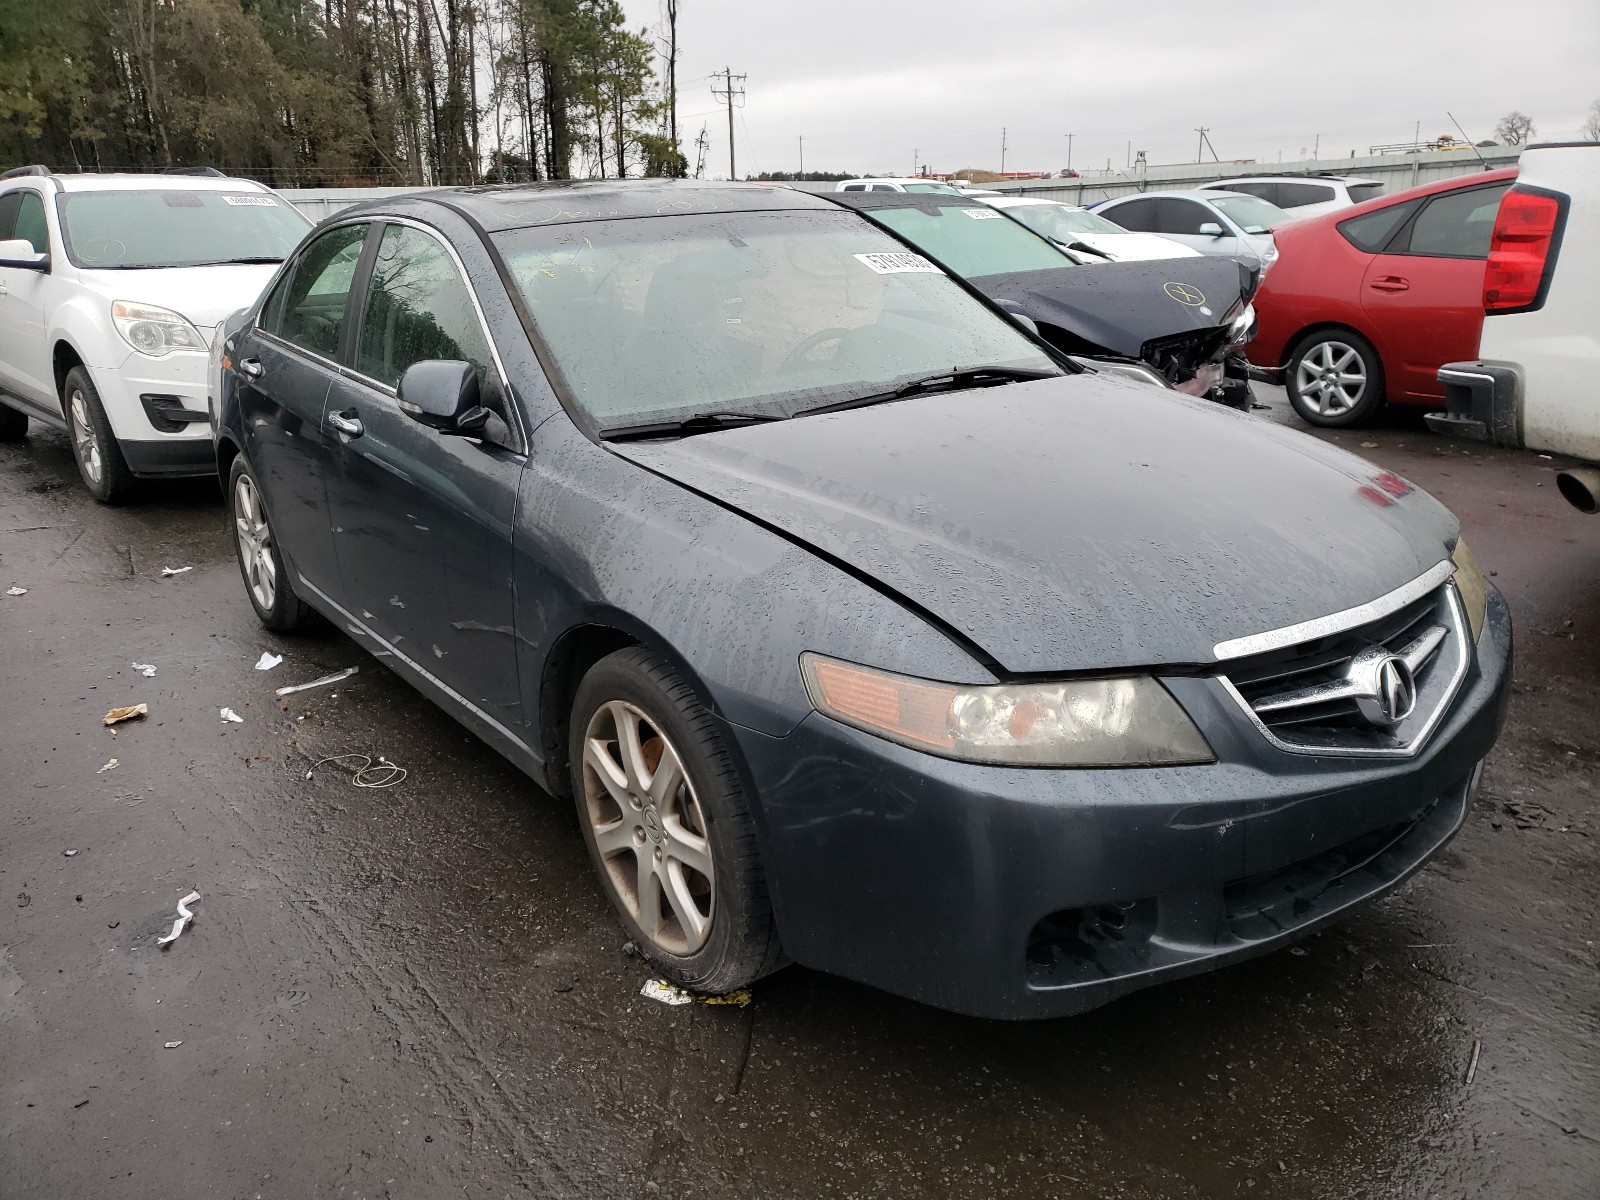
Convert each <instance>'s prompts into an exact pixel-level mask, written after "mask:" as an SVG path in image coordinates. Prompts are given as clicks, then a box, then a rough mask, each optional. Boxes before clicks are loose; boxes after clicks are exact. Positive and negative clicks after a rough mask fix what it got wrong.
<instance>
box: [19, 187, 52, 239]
mask: <svg viewBox="0 0 1600 1200" xmlns="http://www.w3.org/2000/svg"><path fill="white" fill-rule="evenodd" d="M10 236H11V237H14V238H21V239H22V240H23V241H25V242H27V243H28V244H29V245H30V246H32V247H33V252H34V253H35V254H49V253H50V234H49V233H48V232H47V231H46V230H45V225H44V201H43V200H42V199H40V197H39V193H38V192H23V193H22V202H21V203H20V204H19V205H18V206H17V224H16V228H15V230H14V231H13V232H12V233H11V234H10Z"/></svg>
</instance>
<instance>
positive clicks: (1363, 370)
mask: <svg viewBox="0 0 1600 1200" xmlns="http://www.w3.org/2000/svg"><path fill="white" fill-rule="evenodd" d="M1294 382H1295V390H1296V391H1297V392H1298V393H1299V394H1300V399H1301V401H1302V402H1303V403H1304V404H1305V406H1306V407H1307V408H1309V409H1311V411H1312V412H1314V413H1316V414H1317V415H1319V416H1323V417H1337V416H1340V415H1342V414H1344V413H1347V412H1349V411H1350V410H1351V409H1353V408H1354V407H1355V406H1356V405H1357V404H1359V403H1361V399H1362V397H1363V396H1365V395H1366V394H1367V386H1368V383H1369V380H1368V379H1367V366H1366V363H1365V362H1364V361H1363V360H1362V358H1361V352H1360V351H1359V350H1357V349H1356V348H1355V347H1354V346H1351V345H1349V344H1347V343H1345V342H1337V341H1329V342H1318V343H1317V344H1316V345H1315V346H1313V347H1312V348H1311V349H1310V350H1308V351H1307V352H1306V354H1305V356H1304V357H1303V358H1301V360H1300V365H1299V366H1298V367H1296V368H1295V375H1294Z"/></svg>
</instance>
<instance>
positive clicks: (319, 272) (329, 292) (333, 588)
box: [235, 222, 371, 597]
mask: <svg viewBox="0 0 1600 1200" xmlns="http://www.w3.org/2000/svg"><path fill="white" fill-rule="evenodd" d="M370 229H371V225H370V224H369V223H367V222H356V223H352V224H347V225H338V226H335V227H334V228H332V229H329V230H328V231H327V232H325V233H323V234H320V235H319V236H318V237H316V238H315V239H313V240H312V241H311V242H309V243H308V244H307V245H306V246H305V247H304V249H302V250H301V252H300V253H299V254H298V255H297V256H296V258H295V260H294V262H292V263H291V264H290V265H289V268H288V269H287V271H285V273H284V274H283V275H282V276H280V277H279V283H278V285H277V286H276V287H275V288H274V289H273V291H272V294H271V295H270V296H268V298H267V301H266V303H265V304H264V305H263V306H262V310H261V313H260V315H259V316H258V317H257V321H256V324H255V325H253V326H251V327H250V329H249V330H248V331H247V332H246V334H245V335H244V337H243V338H241V339H240V341H239V344H238V347H237V353H238V361H237V363H236V364H235V372H236V375H237V379H238V389H239V392H238V395H239V409H240V417H241V422H240V427H241V428H242V430H243V431H244V435H245V439H246V443H247V444H246V445H245V447H244V452H245V456H246V459H247V460H248V461H249V463H250V465H251V467H252V469H253V470H254V471H255V473H256V478H257V480H258V481H259V482H260V484H261V491H262V499H263V501H264V503H265V504H266V506H267V515H268V517H269V518H270V519H271V522H272V528H273V530H274V532H275V533H276V535H277V538H278V542H279V545H280V546H281V547H282V548H283V550H284V551H285V553H286V554H287V555H288V557H289V560H290V562H291V563H292V569H293V570H294V571H295V572H296V574H297V575H298V576H299V581H300V582H303V583H307V584H309V585H310V586H311V587H312V588H314V589H316V590H317V591H319V592H321V593H322V594H323V595H324V596H330V597H331V596H333V595H335V594H336V593H337V592H338V590H339V570H338V563H337V561H336V559H335V558H334V551H333V532H332V529H331V527H330V523H329V521H328V498H327V490H326V486H325V480H326V477H327V475H328V473H329V471H331V470H332V469H333V465H334V456H333V451H334V450H335V449H336V443H334V442H333V441H332V440H331V439H330V438H329V437H328V435H327V434H326V433H325V432H324V431H323V426H322V411H323V402H324V401H325V400H326V398H327V395H328V388H329V386H330V384H332V382H333V381H334V380H335V379H337V378H338V377H339V365H338V360H339V353H340V348H341V345H342V343H343V341H344V338H345V330H346V328H347V323H348V319H349V309H350V293H351V284H352V282H353V281H354V279H355V274H356V265H357V263H358V261H359V260H360V258H361V254H362V250H363V248H364V246H365V243H366V239H367V234H368V232H369V230H370Z"/></svg>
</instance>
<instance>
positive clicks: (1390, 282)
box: [1371, 275, 1411, 292]
mask: <svg viewBox="0 0 1600 1200" xmlns="http://www.w3.org/2000/svg"><path fill="white" fill-rule="evenodd" d="M1371 287H1372V290H1373V291H1375V292H1404V291H1409V290H1410V288H1411V281H1410V280H1409V279H1402V278H1401V277H1400V276H1398V275H1380V276H1378V278H1376V279H1374V280H1373V281H1372V284H1371Z"/></svg>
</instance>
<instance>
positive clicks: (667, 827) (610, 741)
mask: <svg viewBox="0 0 1600 1200" xmlns="http://www.w3.org/2000/svg"><path fill="white" fill-rule="evenodd" d="M583 799H584V813H585V816H586V818H587V819H588V821H589V825H590V829H591V831H592V832H593V834H594V842H595V848H596V849H597V850H598V852H599V857H600V862H601V864H602V865H603V866H604V868H605V872H606V875H607V877H608V879H609V881H610V883H611V886H612V889H613V891H614V892H615V893H616V895H617V897H618V898H619V899H620V900H621V902H622V904H623V906H624V907H625V908H626V909H627V911H628V915H629V916H631V917H632V918H633V920H634V922H635V924H637V925H638V927H639V929H640V930H641V931H642V932H643V933H644V935H645V936H646V937H648V938H649V939H650V940H651V941H652V942H654V943H655V945H656V946H657V947H658V948H659V949H661V950H663V951H665V952H666V953H668V954H672V955H677V956H678V957H686V956H688V955H691V954H693V953H694V952H695V951H697V950H699V949H700V947H702V946H703V945H705V943H706V939H707V938H708V937H709V936H710V934H711V922H712V919H713V917H714V915H715V912H714V909H713V899H714V896H715V888H714V887H713V867H712V864H711V842H710V839H709V838H708V837H707V832H706V820H705V814H704V812H703V811H702V809H701V807H700V801H699V799H698V798H697V797H696V796H695V790H694V784H693V783H692V782H691V781H690V779H689V776H688V774H687V773H686V772H685V770H684V767H683V759H682V757H681V756H680V755H679V753H678V751H677V748H676V747H674V746H673V745H672V743H671V741H669V740H668V739H667V737H666V735H665V734H664V733H663V732H662V730H661V728H660V727H659V726H658V725H657V724H656V723H655V722H654V721H652V720H651V719H650V717H649V716H648V715H646V714H645V713H644V712H643V711H642V710H641V709H638V708H636V707H634V706H633V705H632V704H628V703H626V702H625V701H622V700H613V701H610V702H609V703H606V704H603V705H601V706H600V707H599V708H598V709H596V710H595V714H594V716H593V717H591V718H590V719H589V726H588V729H587V730H586V731H585V733H584V739H583Z"/></svg>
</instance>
